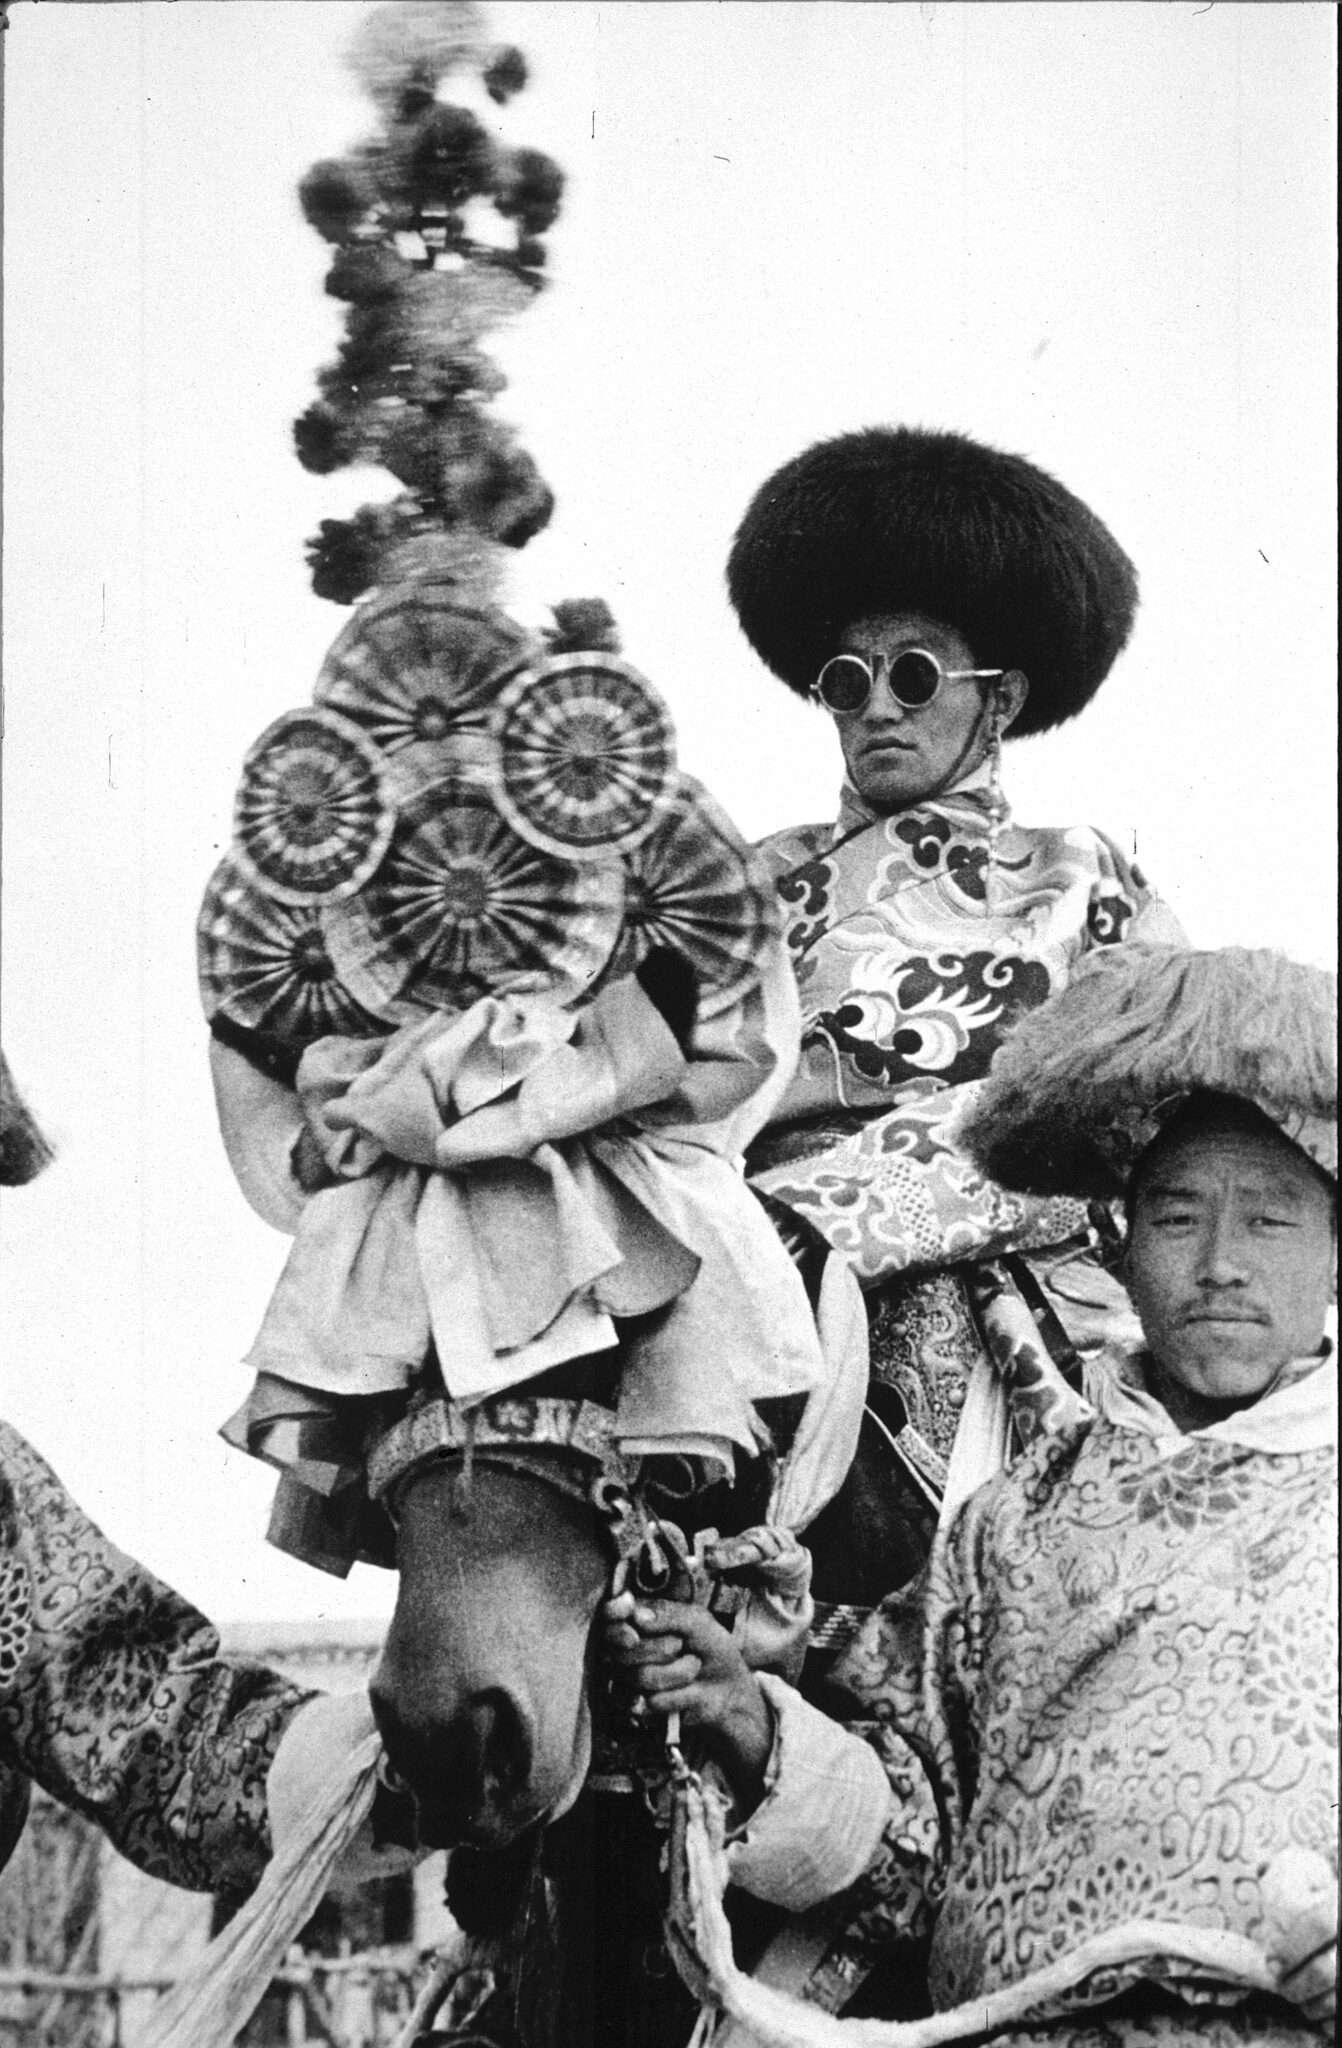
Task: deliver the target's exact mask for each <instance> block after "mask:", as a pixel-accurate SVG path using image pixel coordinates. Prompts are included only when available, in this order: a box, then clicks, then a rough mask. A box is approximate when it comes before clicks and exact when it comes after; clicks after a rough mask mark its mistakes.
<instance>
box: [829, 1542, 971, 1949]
mask: <svg viewBox="0 0 1342 2048" xmlns="http://www.w3.org/2000/svg"><path fill="white" fill-rule="evenodd" d="M979 1528H980V1519H979V1517H978V1515H977V1514H974V1515H973V1516H972V1517H971V1516H970V1515H969V1514H967V1513H965V1512H962V1513H961V1514H960V1515H958V1516H957V1517H956V1519H955V1521H954V1522H953V1523H952V1524H951V1527H950V1529H949V1530H948V1531H947V1532H946V1533H945V1534H944V1535H942V1536H939V1537H938V1538H937V1540H936V1542H935V1544H934V1546H933V1549H932V1553H931V1556H930V1557H929V1559H928V1562H927V1565H926V1567H925V1568H924V1571H923V1573H922V1576H921V1577H920V1578H919V1579H917V1580H915V1581H914V1583H913V1584H912V1585H910V1586H907V1587H905V1588H904V1589H903V1591H902V1592H899V1593H894V1594H892V1595H891V1596H890V1597H889V1598H888V1599H887V1600H885V1601H883V1602H882V1604H881V1606H880V1607H878V1608H877V1610H876V1612H875V1613H874V1614H873V1615H872V1617H871V1620H870V1621H869V1622H868V1623H867V1625H866V1627H865V1628H864V1629H863V1631H862V1633H861V1634H860V1635H859V1636H858V1637H857V1639H856V1640H855V1642H854V1643H853V1644H852V1646H851V1647H850V1648H849V1649H848V1650H847V1651H846V1652H845V1653H844V1655H843V1657H842V1658H841V1659H840V1660H839V1662H838V1663H837V1664H836V1666H835V1667H834V1671H833V1674H832V1679H831V1683H832V1685H833V1686H834V1687H835V1688H837V1690H838V1691H839V1692H840V1693H841V1694H842V1695H843V1696H844V1699H845V1703H846V1707H847V1712H846V1714H845V1718H846V1719H847V1718H849V1716H851V1717H852V1719H851V1720H850V1725H856V1726H860V1727H861V1728H862V1730H863V1732H864V1733H865V1734H866V1736H867V1739H868V1740H869V1741H870V1742H871V1743H872V1745H873V1747H874V1748H875V1749H876V1751H877V1754H878V1755H879V1756H880V1758H881V1761H882V1763H883V1764H884V1766H885V1772H886V1777H887V1779H888V1781H889V1784H890V1788H891V1791H892V1792H893V1794H894V1801H895V1803H894V1808H893V1811H892V1814H891V1817H890V1820H889V1822H888V1824H887V1826H886V1829H885V1833H884V1836H883V1838H882V1841H881V1844H880V1846H879V1848H878V1849H877V1851H876V1854H875V1856H874V1857H873V1859H872V1861H871V1864H870V1865H869V1867H868V1869H867V1871H866V1872H865V1874H864V1875H863V1877H862V1878H861V1879H860V1880H859V1881H858V1883H857V1885H856V1886H854V1888H853V1891H852V1894H851V1903H852V1907H853V1913H852V1917H851V1919H850V1921H849V1926H848V1932H847V1935H846V1937H845V1943H846V1946H848V1947H849V1948H851V1949H854V1950H859V1949H861V1948H862V1947H863V1946H864V1945H866V1946H875V1947H879V1946H880V1945H881V1944H882V1943H885V1942H888V1941H890V1940H892V1939H894V1940H897V1941H898V1940H903V1941H908V1940H913V1941H921V1940H922V1939H924V1938H925V1937H926V1935H927V1933H928V1930H929V1927H930V1924H931V1919H932V1916H933V1914H934V1913H935V1910H936V1908H937V1906H938V1905H939V1903H940V1901H941V1897H942V1894H943V1891H944V1889H945V1883H946V1872H947V1869H948V1867H949V1864H950V1861H951V1857H952V1854H953V1852H954V1847H955V1843H956V1840H957V1838H958V1836H959V1833H960V1831H961V1829H962V1827H963V1824H964V1819H965V1816H966V1815H967V1813H968V1812H969V1808H970V1805H971V1803H972V1801H973V1797H974V1790H975V1785H976V1782H977V1765H978V1757H977V1750H976V1744H975V1739H974V1732H973V1731H974V1720H975V1698H976V1693H977V1688H978V1675H979V1670H980V1666H981V1653H980V1634H981V1628H980V1623H981V1615H980V1611H979V1601H978V1598H977V1594H976V1590H975V1589H976V1570H975V1565H976V1552H977V1549H978V1540H979V1538H978V1532H979Z"/></svg>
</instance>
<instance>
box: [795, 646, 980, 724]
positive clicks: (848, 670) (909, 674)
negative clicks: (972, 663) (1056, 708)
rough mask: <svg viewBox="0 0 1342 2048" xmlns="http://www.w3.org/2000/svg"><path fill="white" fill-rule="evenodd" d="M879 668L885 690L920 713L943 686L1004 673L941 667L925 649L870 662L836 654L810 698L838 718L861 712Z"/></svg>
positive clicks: (912, 648)
mask: <svg viewBox="0 0 1342 2048" xmlns="http://www.w3.org/2000/svg"><path fill="white" fill-rule="evenodd" d="M882 669H884V671H885V682H886V688H887V689H888V690H889V692H890V695H891V696H892V697H893V698H894V700H895V702H896V704H900V705H902V706H903V708H904V709H905V710H906V711H920V710H921V709H922V707H923V706H924V705H925V704H930V703H932V701H933V699H934V698H935V697H936V695H937V693H938V692H939V690H940V689H941V686H942V684H943V683H970V682H978V681H985V682H986V681H990V680H991V679H992V678H993V677H994V676H1002V675H1005V673H1006V671H1005V669H1000V668H943V667H942V666H941V663H940V662H939V661H938V660H937V657H936V656H935V654H929V653H928V651H927V649H926V648H925V647H907V648H905V650H904V652H903V653H902V654H878V655H876V657H875V659H874V661H868V660H867V659H866V658H865V656H864V655H861V654H836V655H834V656H833V658H832V659H831V660H829V661H827V662H826V663H825V666H824V667H823V668H822V669H821V671H820V673H819V675H818V676H817V677H816V679H815V681H814V682H813V683H812V685H811V695H812V696H813V697H818V698H819V699H820V702H821V703H822V704H823V705H824V706H825V709H826V710H827V711H833V712H837V714H838V715H839V716H840V717H841V718H842V717H843V716H845V715H846V714H847V713H850V712H853V711H861V709H862V707H863V706H864V704H865V703H866V702H867V699H868V698H869V697H870V695H871V693H872V691H873V690H874V689H875V687H876V682H877V678H878V677H879V675H880V673H881V671H882Z"/></svg>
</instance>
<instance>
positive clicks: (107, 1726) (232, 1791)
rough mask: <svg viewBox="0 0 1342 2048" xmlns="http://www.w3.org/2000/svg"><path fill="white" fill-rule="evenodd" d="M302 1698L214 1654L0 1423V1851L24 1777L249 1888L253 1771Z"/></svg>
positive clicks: (256, 1836)
mask: <svg viewBox="0 0 1342 2048" xmlns="http://www.w3.org/2000/svg"><path fill="white" fill-rule="evenodd" d="M310 1697H311V1693H310V1692H309V1690H307V1689H306V1688H303V1687H300V1686H296V1685H292V1684H290V1683H289V1682H288V1681H287V1680H286V1679H282V1678H280V1677H278V1676H277V1675H276V1674H275V1673H274V1672H273V1671H268V1670H266V1669H265V1667H264V1666H262V1665H259V1664H247V1663H239V1662H236V1661H230V1660H227V1659H225V1658H222V1657H221V1656H220V1654H219V1638H218V1636H217V1635H216V1633H215V1630H214V1628H213V1626H212V1625H211V1623H209V1622H208V1621H207V1620H206V1619H205V1617H204V1615H203V1614H200V1613H199V1612H198V1611H197V1610H196V1609H195V1608H194V1607H192V1606H191V1605H190V1604H189V1603H188V1602H187V1601H186V1600H183V1599H182V1598H181V1596H180V1595H179V1594H177V1593H174V1592H173V1591H172V1589H171V1587H169V1586H165V1585H164V1584H163V1583H162V1581H161V1580H159V1579H156V1578H154V1577H153V1575H152V1574H151V1573H149V1572H147V1571H146V1570H145V1569H144V1568H143V1566H141V1565H138V1564H136V1562H135V1560H134V1559H133V1558H130V1557H127V1556H126V1554H125V1552H124V1551H121V1550H118V1549H117V1548H116V1546H115V1545H114V1544H112V1543H109V1542H108V1540H107V1538H106V1537H105V1536H104V1535H103V1534H102V1532H101V1530H99V1529H98V1528H97V1527H96V1526H95V1525H94V1523H93V1522H91V1521H90V1520H89V1518H88V1516H87V1515H85V1514H84V1512H83V1511H82V1509H81V1508H79V1507H78V1506H77V1504H76V1503H75V1502H74V1501H73V1500H72V1499H71V1498H70V1495H69V1494H68V1493H67V1492H66V1490H65V1488H64V1487H63V1486H62V1485H61V1482H60V1480H59V1479H58V1478H57V1477H56V1474H55V1473H54V1472H53V1471H52V1469H51V1467H50V1466H49V1465H48V1464H47V1463H46V1462H45V1460H44V1459H43V1458H41V1457H39V1455H38V1453H37V1452H36V1451H35V1450H34V1449H33V1448H32V1446H31V1444H29V1443H27V1442H26V1441H25V1439H24V1438H23V1437H21V1436H20V1435H19V1434H18V1432H17V1430H14V1429H11V1428H10V1427H9V1425H8V1424H7V1423H3V1422H0V1807H5V1808H6V1809H7V1812H8V1816H9V1826H8V1828H6V1827H5V1825H4V1818H3V1815H0V1862H3V1861H4V1860H5V1857H6V1856H7V1854H8V1852H9V1851H10V1850H12V1848H13V1846H14V1842H15V1840H17V1836H18V1832H19V1831H20V1827H21V1821H22V1812H23V1806H24V1802H25V1800H26V1784H27V1781H29V1780H32V1781H33V1782H35V1783H37V1784H39V1785H41V1786H42V1787H43V1789H44V1790H45V1791H47V1792H49V1793H50V1794H51V1796H52V1797H53V1798H54V1799H57V1800H59V1801H60V1802H61V1804H62V1805H64V1806H68V1807H71V1808H73V1809H74V1811H75V1812H77V1813H81V1814H83V1815H84V1817H85V1818H86V1819H87V1820H91V1821H93V1822H95V1823H96V1825H97V1826H98V1827H99V1828H101V1829H102V1830H103V1832H104V1833H105V1834H106V1835H107V1836H108V1837H109V1838H110V1840H111V1841H112V1843H113V1844H114V1846H115V1847H116V1848H117V1849H119V1850H120V1852H121V1854H122V1855H123V1856H125V1857H127V1858H128V1859H129V1860H130V1862H132V1863H134V1864H136V1865H137V1866H138V1867H139V1868H140V1869H141V1870H144V1871H147V1872H148V1873H149V1874H150V1875H151V1876H153V1877H159V1878H164V1879H166V1880H167V1881H168V1882H169V1883H171V1884H176V1885H181V1886H182V1887H184V1888H185V1889H186V1890H188V1891H212V1892H218V1891H243V1890H250V1888H251V1887H252V1886H253V1885H254V1884H255V1883H256V1880H257V1879H258V1878H259V1876H260V1874H261V1871H262V1869H263V1868H264V1866H265V1863H266V1861H267V1859H268V1857H269V1855H270V1833H269V1823H268V1819H267V1812H266V1777H267V1773H268V1771H269V1768H270V1764H271V1762H272V1759H273V1757H274V1754H275V1750H276V1748H277V1747H278V1744H279V1741H280V1738H281V1736H282V1735H283V1733H284V1731H285V1729H286V1728H287V1727H288V1725H289V1722H290V1719H291V1717H292V1715H293V1713H294V1711H295V1709H296V1708H297V1707H298V1706H300V1705H301V1704H302V1702H303V1701H304V1700H306V1699H308V1698H310Z"/></svg>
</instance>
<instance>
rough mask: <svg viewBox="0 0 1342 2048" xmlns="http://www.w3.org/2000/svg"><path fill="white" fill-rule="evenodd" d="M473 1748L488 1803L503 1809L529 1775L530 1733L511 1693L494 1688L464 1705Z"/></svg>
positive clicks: (479, 1694)
mask: <svg viewBox="0 0 1342 2048" xmlns="http://www.w3.org/2000/svg"><path fill="white" fill-rule="evenodd" d="M465 1712H466V1718H467V1721H468V1723H469V1725H470V1729H471V1735H472V1739H473V1740H472V1746H473V1748H474V1750H475V1755H476V1759H477V1761H478V1764H479V1771H480V1783H481V1787H482V1789H483V1791H484V1794H485V1799H486V1801H487V1802H489V1803H491V1804H493V1805H496V1806H502V1805H505V1804H506V1803H507V1802H508V1801H509V1800H510V1799H512V1798H513V1797H514V1796H515V1795H516V1794H517V1793H519V1792H521V1791H522V1790H523V1789H524V1787H525V1786H526V1783H527V1780H528V1779H529V1777H530V1776H531V1733H530V1730H529V1728H528V1726H527V1722H526V1719H525V1717H524V1716H523V1714H522V1711H521V1708H520V1706H519V1705H518V1702H517V1701H516V1700H515V1699H514V1698H513V1696H512V1694H511V1693H508V1692H505V1691H503V1690H502V1689H499V1688H494V1689H491V1690H490V1691H488V1692H480V1693H476V1694H475V1695H474V1697H473V1698H472V1699H470V1700H468V1702H467V1704H466V1709H465Z"/></svg>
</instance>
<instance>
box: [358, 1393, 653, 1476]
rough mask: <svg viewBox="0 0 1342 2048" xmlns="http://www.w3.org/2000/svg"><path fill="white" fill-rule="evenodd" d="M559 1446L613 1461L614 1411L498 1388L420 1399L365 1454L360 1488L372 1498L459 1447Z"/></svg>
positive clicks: (599, 1462) (598, 1461)
mask: <svg viewBox="0 0 1342 2048" xmlns="http://www.w3.org/2000/svg"><path fill="white" fill-rule="evenodd" d="M491 1450H507V1451H533V1450H559V1451H567V1452H568V1453H569V1454H570V1455H571V1456H573V1457H578V1458H585V1459H587V1460H589V1461H590V1462H591V1463H592V1464H593V1465H595V1466H596V1467H598V1469H600V1470H603V1471H605V1470H610V1469H611V1468H612V1467H618V1465H619V1462H620V1461H619V1453H618V1452H617V1451H616V1448H615V1414H614V1411H613V1410H612V1409H610V1408H603V1407H602V1406H601V1405H600V1404H599V1403H598V1402H596V1401H565V1400H560V1399H558V1398H557V1397H556V1396H553V1395H524V1394H499V1395H496V1396H495V1398H494V1399H493V1400H492V1401H483V1402H481V1404H480V1406H479V1407H478V1408H466V1409H464V1408H462V1407H460V1406H459V1404H458V1403H457V1402H455V1401H443V1400H440V1401H425V1402H423V1403H422V1404H421V1405H420V1406H419V1407H416V1408H412V1409H411V1410H410V1412H409V1414H408V1415H406V1416H404V1417H403V1418H402V1420H401V1421H400V1422H397V1423H395V1424H394V1425H393V1426H392V1428H391V1429H389V1430H388V1431H387V1433H386V1435H385V1436H382V1437H379V1438H378V1440H377V1442H376V1443H375V1444H374V1445H373V1447H372V1449H371V1450H370V1452H369V1453H368V1491H369V1493H370V1494H371V1495H372V1497H373V1499H374V1500H380V1499H381V1498H382V1497H383V1496H384V1495H385V1494H386V1493H387V1492H388V1490H389V1489H390V1488H391V1487H392V1486H394V1485H395V1484H396V1481H397V1480H398V1479H403V1478H404V1477H405V1475H406V1473H407V1472H410V1471H411V1470H412V1469H413V1468H414V1467H415V1466H416V1465H422V1464H424V1463H425V1462H426V1461H427V1460H428V1459H430V1458H443V1457H451V1456H453V1455H454V1454H455V1453H457V1452H460V1453H462V1454H463V1455H468V1454H470V1453H472V1452H476V1451H491Z"/></svg>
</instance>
